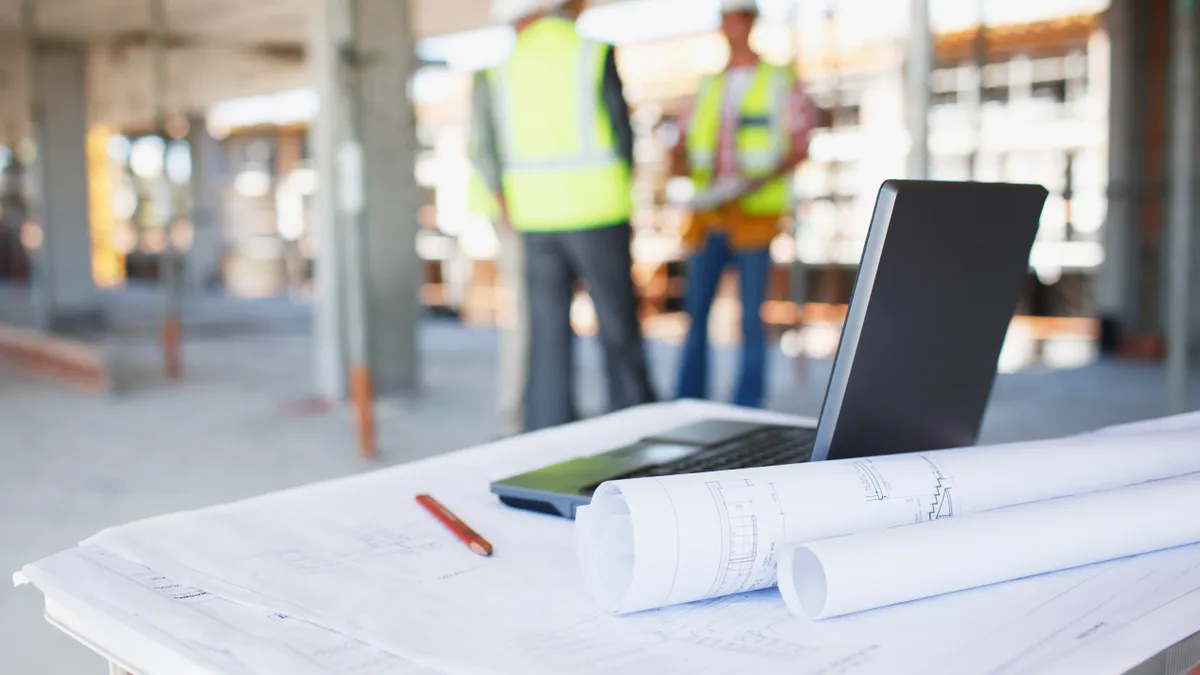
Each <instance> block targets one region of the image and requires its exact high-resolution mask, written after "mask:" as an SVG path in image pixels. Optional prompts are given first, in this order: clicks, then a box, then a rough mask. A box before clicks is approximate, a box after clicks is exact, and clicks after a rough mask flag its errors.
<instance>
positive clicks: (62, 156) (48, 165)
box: [30, 43, 103, 331]
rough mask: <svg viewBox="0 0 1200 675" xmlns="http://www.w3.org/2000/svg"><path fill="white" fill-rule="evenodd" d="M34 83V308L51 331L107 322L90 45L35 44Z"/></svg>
mask: <svg viewBox="0 0 1200 675" xmlns="http://www.w3.org/2000/svg"><path fill="white" fill-rule="evenodd" d="M30 56H31V63H30V82H31V87H32V90H33V91H32V95H33V121H34V128H35V137H36V140H37V162H36V166H35V173H34V175H35V177H36V185H35V187H34V192H35V197H34V199H33V204H34V208H35V209H36V214H35V218H36V219H37V221H38V222H39V223H40V224H41V229H42V238H41V242H40V245H39V246H38V247H37V249H36V250H35V251H34V254H33V284H32V289H33V295H32V299H33V309H34V317H35V320H36V322H37V324H38V326H39V327H40V328H42V329H44V330H51V331H71V330H80V329H92V328H96V327H99V326H100V325H101V324H102V323H103V313H102V312H101V308H100V303H99V297H98V295H97V291H96V286H95V283H94V282H93V280H92V242H91V231H90V228H89V208H88V170H87V143H86V138H87V96H86V82H85V79H86V58H87V52H86V50H85V48H84V47H83V46H82V45H75V44H63V43H35V44H34V45H33V46H32V49H31V54H30Z"/></svg>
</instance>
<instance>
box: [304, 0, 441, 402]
mask: <svg viewBox="0 0 1200 675" xmlns="http://www.w3.org/2000/svg"><path fill="white" fill-rule="evenodd" d="M310 1H311V3H312V4H311V18H312V32H311V38H310V39H311V43H310V49H309V54H310V59H311V65H312V68H313V74H314V81H315V82H316V85H317V91H318V93H319V94H320V97H321V110H320V114H319V119H318V120H317V121H316V124H315V125H314V128H313V144H312V145H313V151H314V159H315V160H316V165H317V169H318V172H319V174H320V189H319V195H318V200H317V216H318V225H317V227H318V246H319V249H320V250H319V252H318V260H317V309H316V325H315V327H314V331H315V343H316V354H315V356H316V370H317V386H318V388H319V390H320V391H321V392H322V393H324V394H326V395H331V396H337V397H342V396H345V394H346V390H347V379H348V366H349V364H350V362H351V361H354V362H364V363H363V365H366V366H367V367H368V369H369V372H370V375H371V380H372V382H373V385H374V388H375V391H376V392H377V393H378V394H380V395H391V394H400V393H407V392H412V391H414V390H415V389H416V388H417V386H418V382H419V372H418V359H417V323H418V320H419V318H420V309H421V308H420V303H419V291H420V284H421V268H420V264H419V263H420V261H419V259H418V258H417V254H416V235H417V229H418V227H419V226H418V220H417V207H418V205H419V196H418V195H419V192H418V189H417V183H416V178H415V176H414V169H415V164H416V153H417V140H416V121H415V115H414V111H413V107H412V104H411V102H410V101H409V100H408V94H407V91H408V82H409V79H410V78H411V76H412V73H413V72H415V70H416V66H417V59H416V55H415V52H414V47H415V39H414V37H413V22H412V16H411V11H410V10H411V2H408V1H400V0H310ZM360 352H361V353H360Z"/></svg>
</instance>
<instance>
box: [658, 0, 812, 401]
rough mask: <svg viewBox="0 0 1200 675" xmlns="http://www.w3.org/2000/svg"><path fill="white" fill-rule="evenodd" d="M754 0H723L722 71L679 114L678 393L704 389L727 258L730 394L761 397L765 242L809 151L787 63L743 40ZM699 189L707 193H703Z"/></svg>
mask: <svg viewBox="0 0 1200 675" xmlns="http://www.w3.org/2000/svg"><path fill="white" fill-rule="evenodd" d="M757 18H758V6H757V4H756V3H755V1H754V0H722V3H721V31H722V33H724V35H725V39H726V40H727V41H728V43H729V62H728V64H727V65H726V67H725V70H724V72H722V73H720V74H718V75H713V76H710V77H707V78H705V80H704V81H703V83H702V84H701V86H700V91H699V93H698V95H697V97H696V101H695V103H694V104H693V107H692V110H691V111H690V113H689V114H688V115H686V116H685V117H686V119H685V122H684V134H683V139H684V140H683V143H682V144H681V145H680V146H679V147H678V150H680V151H681V154H682V151H684V150H686V156H685V157H684V158H682V159H683V164H684V165H685V166H686V170H687V171H688V172H689V173H690V174H691V177H692V180H693V182H694V183H695V187H696V190H697V192H698V194H699V196H698V197H697V200H696V204H698V206H697V207H695V208H694V213H693V214H692V217H691V219H690V222H689V224H688V226H687V227H686V228H685V230H684V235H683V236H684V241H685V244H686V246H687V248H688V249H689V251H690V260H689V263H688V272H687V292H686V296H685V298H684V310H685V311H686V312H687V314H688V316H689V317H690V319H691V327H690V328H689V331H688V336H687V340H686V342H685V345H684V348H683V354H682V360H681V364H680V368H679V380H678V388H677V394H678V396H679V397H680V398H707V397H708V394H709V392H708V386H709V383H708V379H709V378H708V356H709V355H708V351H709V346H708V317H709V310H710V309H711V307H712V302H713V297H714V296H715V295H716V292H717V287H718V285H719V283H720V281H721V276H722V274H723V273H724V271H725V268H726V267H728V266H729V265H735V266H736V267H737V271H738V282H739V283H738V285H739V288H740V294H741V304H742V348H741V367H740V373H739V375H738V380H737V385H736V390H735V392H734V396H733V401H734V403H735V404H737V405H741V406H746V407H752V408H758V407H762V405H763V399H764V397H765V394H766V373H767V349H766V333H765V328H764V325H763V321H762V317H761V309H762V306H763V304H764V302H765V300H766V293H767V278H768V274H769V272H770V269H771V255H770V244H771V241H772V240H773V239H774V238H775V236H776V235H777V234H778V233H779V231H780V226H781V221H782V219H783V216H784V215H785V214H786V213H788V212H789V210H790V208H791V201H792V200H791V181H790V178H791V176H792V174H793V171H794V170H795V169H796V167H797V166H798V165H799V164H800V162H801V161H803V160H804V158H805V157H806V156H807V154H808V134H809V131H810V129H811V128H812V126H813V123H814V112H813V109H812V106H811V104H810V102H809V100H808V98H807V97H806V96H805V95H804V92H803V90H802V88H801V86H800V84H799V82H798V79H797V78H796V76H795V73H794V71H792V70H791V69H790V68H786V67H777V66H773V65H769V64H767V63H765V62H764V61H763V60H762V59H760V58H759V56H758V54H756V53H755V52H754V50H753V49H751V48H750V32H751V30H752V28H753V27H754V23H755V21H756V19H757ZM705 195H707V199H706V198H705Z"/></svg>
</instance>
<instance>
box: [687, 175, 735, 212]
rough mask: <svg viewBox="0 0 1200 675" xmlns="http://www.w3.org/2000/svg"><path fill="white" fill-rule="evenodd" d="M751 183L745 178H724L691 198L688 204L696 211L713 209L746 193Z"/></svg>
mask: <svg viewBox="0 0 1200 675" xmlns="http://www.w3.org/2000/svg"><path fill="white" fill-rule="evenodd" d="M749 185H750V182H749V181H748V180H746V179H745V178H740V177H736V176H735V177H731V178H723V179H720V180H718V181H715V182H714V183H713V184H712V185H711V186H710V187H709V188H708V189H707V190H704V191H703V192H701V193H699V194H697V195H695V196H694V197H692V198H691V199H689V200H688V201H687V203H686V205H687V207H688V208H690V209H693V210H696V211H711V210H713V209H715V208H718V207H720V206H721V205H723V204H727V203H729V202H731V201H733V200H735V199H738V198H739V197H741V196H742V195H744V194H746V191H747V189H748V188H749Z"/></svg>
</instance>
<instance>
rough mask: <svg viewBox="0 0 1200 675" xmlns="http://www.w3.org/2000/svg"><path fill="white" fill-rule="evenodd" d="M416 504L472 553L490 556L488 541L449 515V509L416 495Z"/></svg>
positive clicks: (426, 497) (427, 497)
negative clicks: (431, 515)
mask: <svg viewBox="0 0 1200 675" xmlns="http://www.w3.org/2000/svg"><path fill="white" fill-rule="evenodd" d="M417 503H418V504H420V505H421V506H423V507H425V510H426V511H428V512H430V513H432V514H433V517H434V518H437V519H438V520H440V521H441V522H442V524H443V525H445V526H446V527H448V528H450V531H451V532H453V533H454V536H456V537H458V538H459V539H461V540H462V542H463V543H464V544H466V545H467V546H469V547H470V548H471V550H472V551H474V552H476V553H478V554H479V555H491V554H492V545H491V544H490V543H488V540H487V539H484V538H483V537H481V536H479V533H478V532H476V531H475V530H472V529H471V527H470V526H469V525H467V524H466V523H464V522H463V521H462V520H461V519H459V517H458V516H456V515H454V514H453V513H451V512H450V509H448V508H446V507H444V506H442V504H441V503H440V502H439V501H438V500H436V499H434V498H433V497H430V496H429V495H417Z"/></svg>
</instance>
